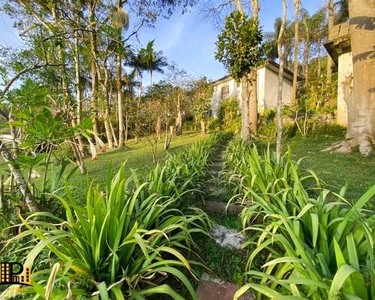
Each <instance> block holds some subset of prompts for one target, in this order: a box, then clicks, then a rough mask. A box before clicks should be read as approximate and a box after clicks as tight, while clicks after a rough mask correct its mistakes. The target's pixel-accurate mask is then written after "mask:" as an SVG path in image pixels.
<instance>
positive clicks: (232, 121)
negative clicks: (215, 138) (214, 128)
mask: <svg viewBox="0 0 375 300" xmlns="http://www.w3.org/2000/svg"><path fill="white" fill-rule="evenodd" d="M218 119H219V122H220V126H221V129H224V130H226V131H231V132H234V133H238V132H240V130H241V113H240V109H239V106H238V99H236V98H228V99H225V100H224V101H223V102H221V104H220V108H219V113H218Z"/></svg>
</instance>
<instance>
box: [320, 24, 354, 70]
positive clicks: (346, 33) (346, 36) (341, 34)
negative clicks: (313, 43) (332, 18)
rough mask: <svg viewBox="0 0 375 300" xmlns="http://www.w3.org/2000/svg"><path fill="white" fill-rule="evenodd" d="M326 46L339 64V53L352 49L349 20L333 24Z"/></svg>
mask: <svg viewBox="0 0 375 300" xmlns="http://www.w3.org/2000/svg"><path fill="white" fill-rule="evenodd" d="M324 47H325V48H326V50H327V52H328V54H329V55H330V56H331V57H332V59H333V61H334V62H335V63H336V65H337V64H338V58H339V55H340V54H342V53H346V52H350V51H351V46H350V27H349V22H346V23H341V24H338V25H335V26H333V27H332V28H331V29H330V31H329V35H328V41H327V43H325V44H324Z"/></svg>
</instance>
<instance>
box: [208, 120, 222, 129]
mask: <svg viewBox="0 0 375 300" xmlns="http://www.w3.org/2000/svg"><path fill="white" fill-rule="evenodd" d="M220 127H221V124H220V120H219V119H218V118H214V117H212V118H209V119H208V129H209V130H215V131H219V130H220Z"/></svg>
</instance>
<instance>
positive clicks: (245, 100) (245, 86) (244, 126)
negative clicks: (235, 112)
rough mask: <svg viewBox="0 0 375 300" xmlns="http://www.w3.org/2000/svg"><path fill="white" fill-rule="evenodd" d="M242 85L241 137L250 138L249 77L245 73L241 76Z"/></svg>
mask: <svg viewBox="0 0 375 300" xmlns="http://www.w3.org/2000/svg"><path fill="white" fill-rule="evenodd" d="M241 85H242V93H241V98H242V107H241V112H242V123H241V138H242V139H243V140H248V139H249V138H250V128H249V123H250V122H249V79H248V78H247V75H244V76H242V78H241Z"/></svg>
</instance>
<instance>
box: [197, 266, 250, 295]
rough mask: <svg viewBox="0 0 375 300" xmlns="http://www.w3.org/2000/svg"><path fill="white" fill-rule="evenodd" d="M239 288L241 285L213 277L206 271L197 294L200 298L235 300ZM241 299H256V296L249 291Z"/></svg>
mask: <svg viewBox="0 0 375 300" xmlns="http://www.w3.org/2000/svg"><path fill="white" fill-rule="evenodd" d="M238 289H239V287H238V286H237V285H236V284H234V283H231V282H225V281H222V280H219V279H215V278H211V277H210V276H209V275H208V274H206V273H204V274H203V276H202V279H201V280H200V282H199V285H198V290H197V296H198V300H233V296H234V294H235V293H236V292H237V291H238ZM239 300H254V298H253V297H252V296H251V295H250V294H248V293H247V294H245V295H243V296H241V297H240V298H239Z"/></svg>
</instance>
